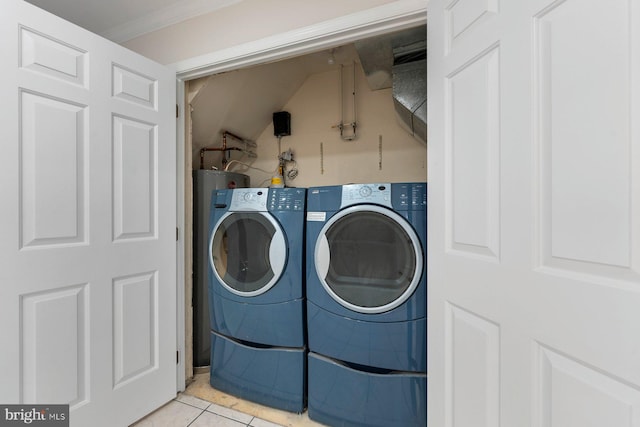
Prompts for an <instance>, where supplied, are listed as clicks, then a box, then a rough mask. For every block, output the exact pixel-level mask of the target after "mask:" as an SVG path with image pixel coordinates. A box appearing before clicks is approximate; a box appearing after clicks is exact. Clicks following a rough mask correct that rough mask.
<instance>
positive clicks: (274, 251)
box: [269, 229, 287, 279]
mask: <svg viewBox="0 0 640 427" xmlns="http://www.w3.org/2000/svg"><path fill="white" fill-rule="evenodd" d="M276 230H277V231H276V233H275V234H274V235H273V237H272V238H271V245H269V264H271V271H273V274H274V277H275V278H276V279H277V278H279V277H280V275H281V274H282V271H283V270H284V264H285V261H286V259H287V244H286V242H285V241H284V235H283V234H282V232H280V230H278V229H276Z"/></svg>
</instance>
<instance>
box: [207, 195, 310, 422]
mask: <svg viewBox="0 0 640 427" xmlns="http://www.w3.org/2000/svg"><path fill="white" fill-rule="evenodd" d="M305 200H306V191H305V190H304V189H300V188H279V189H269V188H238V189H233V190H226V189H225V190H215V191H213V194H212V197H211V212H210V218H209V230H210V232H209V236H210V237H209V306H210V313H209V314H210V322H211V370H210V378H211V380H210V381H211V385H212V386H213V387H214V388H216V389H219V390H221V391H224V392H227V393H229V394H233V395H236V396H238V397H241V398H243V399H247V400H251V401H254V402H257V403H261V404H264V405H268V406H272V407H275V408H279V409H284V410H287V411H291V412H298V413H300V412H302V411H303V410H304V407H305V401H306V399H305V386H306V382H305V372H306V336H305V328H304V326H305V317H304V313H305V301H304V287H303V281H304V268H303V267H304V263H303V261H304V215H305Z"/></svg>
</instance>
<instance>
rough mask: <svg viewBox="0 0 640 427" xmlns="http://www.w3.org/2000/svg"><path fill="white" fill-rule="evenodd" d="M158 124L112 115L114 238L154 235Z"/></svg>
mask: <svg viewBox="0 0 640 427" xmlns="http://www.w3.org/2000/svg"><path fill="white" fill-rule="evenodd" d="M157 138H158V135H157V128H156V126H155V125H153V124H150V123H145V122H140V121H137V120H134V119H130V118H126V117H120V116H114V117H113V157H114V159H113V168H114V170H113V180H114V186H113V197H114V239H115V240H122V239H138V238H153V237H155V236H156V224H157V221H156V215H157V209H156V203H157V190H158V189H157V182H158V179H157V173H158V171H157V170H156V163H157Z"/></svg>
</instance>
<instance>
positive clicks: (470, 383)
mask: <svg viewBox="0 0 640 427" xmlns="http://www.w3.org/2000/svg"><path fill="white" fill-rule="evenodd" d="M445 343H446V349H445V366H446V372H445V376H446V384H447V388H448V391H447V395H446V397H445V404H446V419H447V423H446V426H447V427H483V426H486V427H494V426H498V425H499V420H500V327H499V326H498V325H497V324H496V323H494V322H491V321H489V320H487V319H484V318H482V317H480V316H477V315H476V314H474V313H471V312H469V311H467V310H464V309H461V308H459V307H456V306H454V305H451V304H447V306H446V322H445Z"/></svg>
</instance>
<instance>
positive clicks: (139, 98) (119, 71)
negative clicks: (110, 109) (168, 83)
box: [112, 64, 158, 110]
mask: <svg viewBox="0 0 640 427" xmlns="http://www.w3.org/2000/svg"><path fill="white" fill-rule="evenodd" d="M112 85H113V87H112V95H113V96H114V97H115V98H120V99H125V100H127V101H130V102H133V103H135V104H138V105H142V106H143V107H147V108H152V109H154V110H157V108H158V105H157V97H158V94H157V92H158V82H157V81H156V80H155V79H153V78H151V77H147V76H144V75H142V74H139V73H136V72H135V71H131V70H129V69H127V68H125V67H122V66H120V65H117V64H113V66H112Z"/></svg>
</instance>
